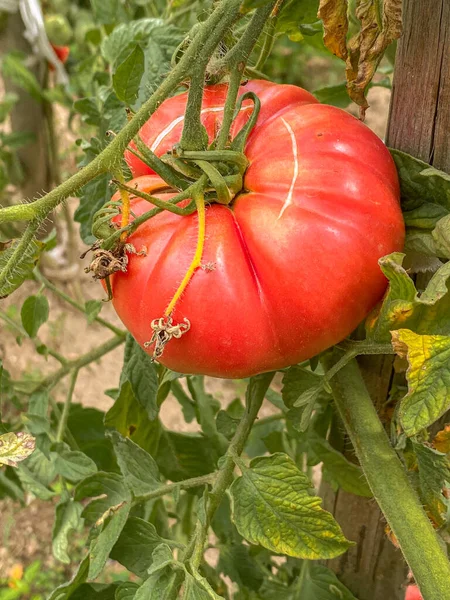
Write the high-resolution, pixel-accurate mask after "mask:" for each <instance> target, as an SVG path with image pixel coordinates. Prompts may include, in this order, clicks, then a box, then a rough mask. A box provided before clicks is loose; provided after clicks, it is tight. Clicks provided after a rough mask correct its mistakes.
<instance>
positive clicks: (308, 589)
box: [260, 563, 357, 600]
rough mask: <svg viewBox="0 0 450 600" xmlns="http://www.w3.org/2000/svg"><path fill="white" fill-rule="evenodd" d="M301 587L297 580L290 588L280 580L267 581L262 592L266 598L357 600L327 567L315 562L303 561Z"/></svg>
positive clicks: (273, 599)
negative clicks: (306, 562) (280, 582)
mask: <svg viewBox="0 0 450 600" xmlns="http://www.w3.org/2000/svg"><path fill="white" fill-rule="evenodd" d="M302 568H304V569H305V570H304V571H303V579H302V580H301V587H299V581H298V580H296V581H294V583H293V584H292V585H291V586H290V587H289V588H288V587H286V586H284V585H281V584H279V583H278V581H273V580H270V581H267V582H265V583H264V584H263V586H262V588H261V590H260V593H261V597H262V598H264V600H279V599H280V598H282V599H283V600H299V599H300V598H301V600H357V599H356V598H355V596H353V594H352V593H351V592H350V590H349V589H347V588H346V587H345V585H343V584H342V583H341V582H340V581H339V579H338V578H337V577H336V575H335V574H334V573H333V571H331V570H330V569H327V567H324V566H322V565H318V564H315V563H311V564H305V563H302Z"/></svg>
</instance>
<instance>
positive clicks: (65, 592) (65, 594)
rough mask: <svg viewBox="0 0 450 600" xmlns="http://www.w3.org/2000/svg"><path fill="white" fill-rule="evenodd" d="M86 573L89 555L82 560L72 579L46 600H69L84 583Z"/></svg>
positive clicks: (86, 576) (87, 571)
mask: <svg viewBox="0 0 450 600" xmlns="http://www.w3.org/2000/svg"><path fill="white" fill-rule="evenodd" d="M88 573H89V555H88V556H86V557H85V558H84V559H83V561H82V562H81V564H80V566H79V567H78V571H77V572H76V574H75V576H74V577H73V579H72V580H71V581H70V582H69V583H64V584H63V585H60V586H59V587H57V588H56V590H55V591H54V592H53V593H52V594H51V595H50V597H49V598H48V600H69V598H70V597H71V595H72V594H73V593H74V592H75V591H76V590H77V589H78V588H79V587H80V586H81V585H82V584H83V583H84V582H85V581H86V579H87V578H88Z"/></svg>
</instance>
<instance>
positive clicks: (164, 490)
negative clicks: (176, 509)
mask: <svg viewBox="0 0 450 600" xmlns="http://www.w3.org/2000/svg"><path fill="white" fill-rule="evenodd" d="M216 476H217V473H216V472H215V473H208V474H207V475H200V476H199V477H192V478H191V479H185V480H184V481H176V482H175V483H168V484H166V485H162V486H160V487H159V488H157V489H156V490H153V491H151V492H148V494H143V495H142V496H138V497H137V498H136V499H135V500H134V504H141V503H142V502H147V500H154V499H155V498H159V497H160V496H166V495H168V494H172V493H173V492H175V491H176V490H178V489H179V490H189V489H191V488H194V487H199V486H201V485H206V484H208V483H212V482H213V481H214V479H215V478H216Z"/></svg>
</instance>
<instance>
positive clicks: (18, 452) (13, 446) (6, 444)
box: [0, 431, 36, 467]
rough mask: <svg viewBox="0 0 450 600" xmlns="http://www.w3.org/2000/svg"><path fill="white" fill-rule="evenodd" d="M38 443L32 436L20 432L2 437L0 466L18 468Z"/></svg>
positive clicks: (0, 442) (0, 440)
mask: <svg viewBox="0 0 450 600" xmlns="http://www.w3.org/2000/svg"><path fill="white" fill-rule="evenodd" d="M35 445H36V442H35V439H34V437H33V436H32V435H30V434H29V433H25V432H24V431H19V432H18V433H13V432H9V433H4V434H3V435H0V465H9V466H10V467H17V465H18V463H19V462H21V461H22V460H25V459H26V458H28V457H29V456H30V454H31V453H32V452H33V451H34V448H35Z"/></svg>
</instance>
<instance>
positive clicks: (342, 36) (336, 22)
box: [318, 0, 348, 60]
mask: <svg viewBox="0 0 450 600" xmlns="http://www.w3.org/2000/svg"><path fill="white" fill-rule="evenodd" d="M347 9H348V3H347V0H320V5H319V12H318V17H319V19H322V22H323V31H324V35H323V43H324V44H325V46H326V47H327V48H328V50H329V51H330V52H332V53H333V54H334V55H335V56H337V57H338V58H342V60H346V59H347V32H348V18H347Z"/></svg>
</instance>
